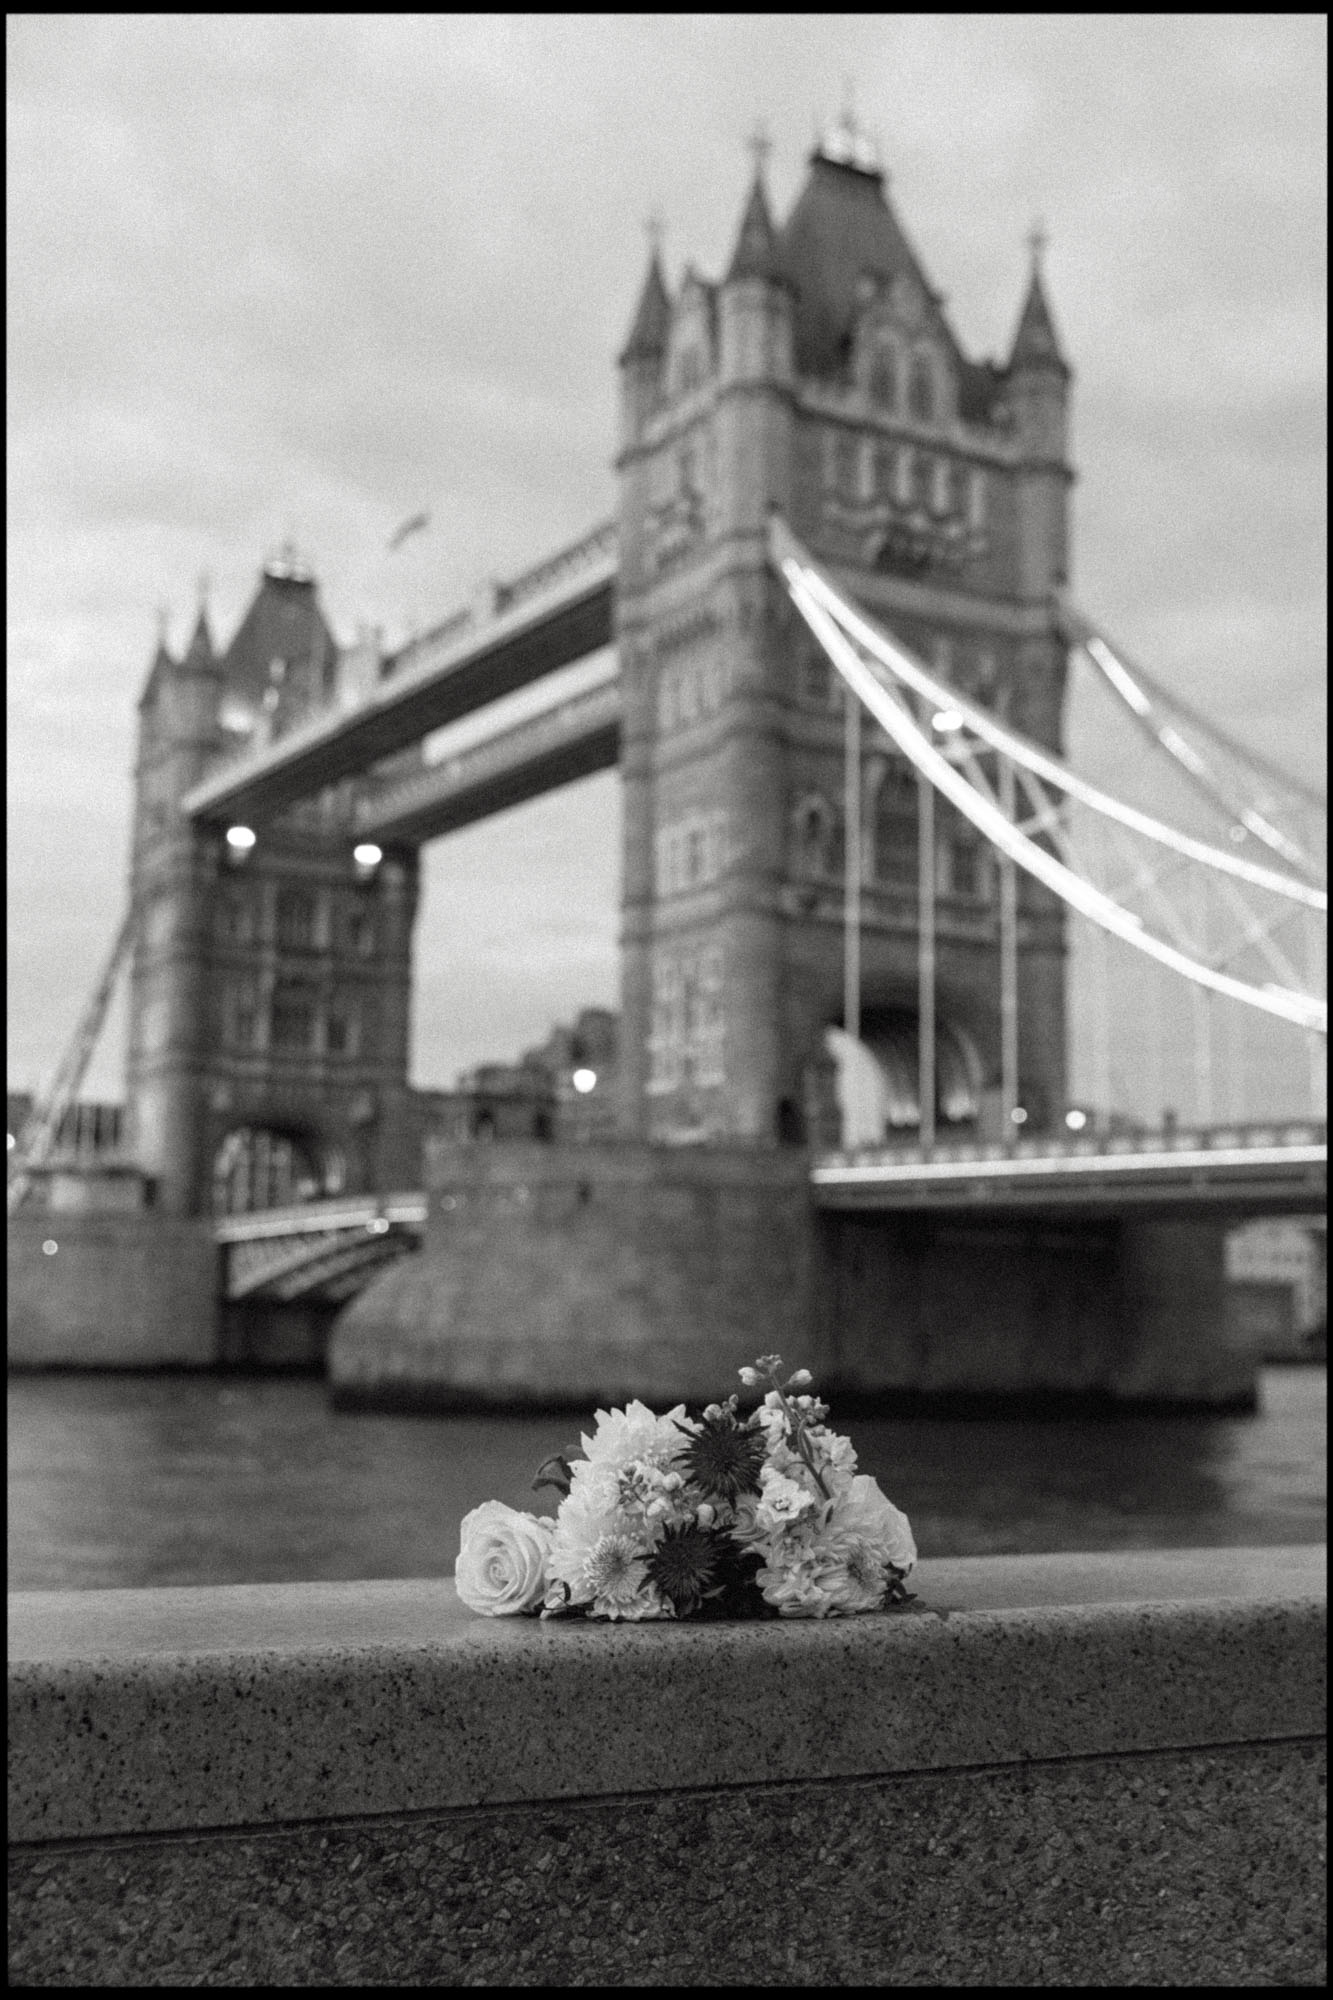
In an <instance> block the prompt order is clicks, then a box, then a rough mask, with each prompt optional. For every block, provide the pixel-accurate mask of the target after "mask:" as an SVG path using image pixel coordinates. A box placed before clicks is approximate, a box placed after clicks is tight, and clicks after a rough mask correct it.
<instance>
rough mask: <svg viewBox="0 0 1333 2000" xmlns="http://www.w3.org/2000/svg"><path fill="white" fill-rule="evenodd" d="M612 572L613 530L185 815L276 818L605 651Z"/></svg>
mask: <svg viewBox="0 0 1333 2000" xmlns="http://www.w3.org/2000/svg"><path fill="white" fill-rule="evenodd" d="M617 565H618V557H617V535H616V528H615V524H614V523H613V522H608V523H605V524H603V525H602V526H601V527H599V528H595V529H594V530H593V531H592V533H591V534H588V535H585V536H584V537H583V538H582V539H581V540H580V541H578V542H575V543H573V544H572V545H571V546H570V547H569V548H567V549H562V550H560V551H559V553H558V554H557V555H555V556H552V557H550V558H548V559H547V560H546V561H545V562H543V563H540V564H539V565H538V566H537V567H536V568H535V569H532V570H528V571H526V572H524V574H523V575H521V576H518V577H515V578H514V579H512V580H511V581H510V582H509V583H506V584H498V585H496V586H494V587H493V588H492V590H491V591H490V593H489V601H488V602H487V603H486V604H485V605H482V606H476V607H473V608H470V609H468V610H465V611H461V612H459V613H456V614H455V615H454V616H453V617H452V618H449V619H446V620H445V622H444V623H443V624H442V625H439V626H436V627H435V628H434V629H433V630H432V631H430V632H427V633H425V634H424V635H423V636H422V637H421V638H419V639H416V640H414V641H413V642H412V643H411V644H410V645H409V646H405V647H404V648H403V649H402V650H401V651H400V652H398V653H397V654H395V655H394V656H393V657H392V658H391V659H389V660H386V661H385V663H384V671H383V675H382V678H381V679H380V680H379V681H377V682H376V683H375V685H374V686H373V688H372V689H371V690H370V692H369V693H367V694H366V695H365V696H364V697H363V699H361V701H360V702H359V704H358V705H356V706H353V707H350V708H348V707H345V706H338V707H332V708H329V709H327V710H321V711H319V712H318V713H316V714H314V715H312V716H311V717H310V718H309V720H307V721H305V722H303V723H300V724H298V725H297V726H296V727H295V728H294V729H291V730H289V731H288V732H287V733H286V734H284V735H282V736H280V737H278V738H277V739H276V740H275V741H274V742H272V743H270V744H268V745H266V746H265V747H264V748H262V749H260V750H257V751H254V752H252V753H249V754H246V755H243V756H241V757H238V758H236V759H234V760H233V761H231V762H229V763H226V764H223V765H221V766H220V767H219V768H218V769H217V770H216V771H213V772H211V773H210V774H209V775H208V776H207V777H206V778H204V779H203V780H202V781H201V782H200V783H199V784H197V785H196V786H195V787H194V788H193V790H191V791H190V792H188V793H187V794H186V797H185V800H184V808H185V811H186V812H187V813H188V814H189V815H190V817H191V818H193V819H198V820H205V821H214V822H217V821H226V820H247V821H248V820H256V819H257V820H261V821H262V820H264V819H268V818H271V817H272V816H273V815H274V814H276V813H280V812H282V811H283V810H284V809H285V808H287V807H288V806H291V805H293V804H295V802H296V801H297V800H298V799H301V798H304V797H307V796H308V795H309V794H310V793H311V792H314V791H319V790H322V789H323V788H324V787H325V786H327V785H333V784H337V783H338V782H339V781H340V780H342V779H344V778H349V777H352V776H354V775H355V774H357V773H360V772H364V771H366V770H367V769H368V768H369V767H370V766H371V765H372V764H375V763H377V762H378V761H379V760H380V759H381V758H384V757H390V756H393V755H394V754H395V753H396V752H398V751H400V750H405V749H408V748H410V747H411V746H412V745H414V744H416V743H419V742H420V741H421V739H422V738H423V737H425V736H428V735H430V733H431V732H432V731H433V730H436V729H441V728H443V727H444V726H445V725H446V724H447V723H451V722H457V721H459V720H460V719H461V717H463V716H465V715H470V714H471V713H472V712H473V711H474V710H476V709H479V708H484V707H486V706H487V704H488V703H490V702H493V701H498V700H499V699H500V698H501V697H502V696H504V695H509V694H513V693H515V692H516V691H517V690H518V689H519V688H522V687H527V686H529V685H530V684H531V683H532V682H533V681H536V680H540V679H542V678H543V677H544V676H545V675H547V674H550V673H554V672H555V671H556V669H557V668H559V667H564V666H568V665H570V664H571V663H572V662H573V661H575V660H580V659H583V658H585V657H586V656H587V655H588V654H589V653H593V652H596V651H597V649H598V648H599V647H602V646H606V645H609V644H610V643H611V639H612V636H613V630H614V589H615V577H616V570H617ZM525 796H526V794H525Z"/></svg>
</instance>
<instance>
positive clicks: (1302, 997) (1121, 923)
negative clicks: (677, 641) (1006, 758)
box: [774, 523, 1328, 1034]
mask: <svg viewBox="0 0 1333 2000" xmlns="http://www.w3.org/2000/svg"><path fill="white" fill-rule="evenodd" d="M774 525H775V527H778V526H780V524H778V523H775V524H774ZM784 544H785V546H784ZM778 546H779V547H780V548H781V551H782V552H781V554H780V556H779V566H780V572H781V574H782V576H783V578H784V580H785V582H786V585H787V589H788V592H789V594H790V595H791V598H792V601H793V602H794V603H795V605H796V607H797V609H798V610H799V611H800V613H801V615H802V617H803V618H804V619H805V621H806V623H807V624H808V625H809V626H810V628H811V630H812V631H813V632H814V634H815V636H816V638H817V639H818V640H819V641H820V643H821V645H822V646H823V648H824V650H825V652H826V653H827V654H828V655H829V658H830V659H831V660H832V661H833V664H834V665H835V666H836V667H837V669H838V671H839V673H840V674H841V675H842V677H843V679H844V680H845V681H846V682H847V683H848V686H849V687H850V688H851V690H852V691H853V692H854V693H855V694H856V695H858V696H859V697H860V699H861V700H862V701H863V702H864V703H865V705H866V707H867V708H869V710H870V711H871V713H872V714H873V715H874V717H875V719H876V721H877V722H878V723H879V724H880V726H881V727H882V728H883V729H884V730H885V731H886V732H887V734H888V735H889V736H890V737H891V738H892V740H893V741H894V743H895V744H896V745H897V747H898V748H899V750H901V751H902V752H903V754H904V755H905V756H906V757H908V758H909V760H910V761H911V762H912V763H913V764H914V765H915V766H916V768H917V770H918V771H922V772H924V774H925V775H926V776H927V777H928V778H929V779H930V780H931V782H932V783H933V784H934V786H935V788H936V790H938V791H941V792H943V793H944V795H945V797H946V798H948V799H949V800H950V801H951V803H952V804H954V805H955V806H956V807H957V808H958V810H959V811H960V812H961V813H962V814H963V815H964V817H965V818H967V819H969V820H971V822H972V823H973V825H974V826H976V827H978V828H979V829H980V831H981V832H982V833H983V834H985V835H986V837H987V838H988V839H989V840H990V842H991V843H992V845H993V846H995V847H997V848H998V849H999V850H1000V852H1001V853H1002V854H1005V855H1008V856H1009V857H1010V858H1011V859H1012V860H1013V861H1015V862H1016V863H1017V864H1018V865H1019V866H1020V867H1022V868H1025V869H1026V870H1027V872H1028V873H1029V874H1031V875H1034V876H1035V877H1036V878H1037V880H1038V881H1040V882H1042V883H1044V884H1045V886H1046V887H1047V888H1048V889H1051V890H1052V891H1053V892H1054V893H1055V894H1056V895H1057V896H1058V897H1060V899H1061V900H1062V901H1063V902H1065V903H1066V904H1068V905H1069V907H1070V908H1071V909H1074V910H1076V911H1078V912H1079V914H1080V915H1082V916H1085V917H1088V918H1089V919H1090V920H1091V921H1092V922H1093V923H1096V924H1099V925H1100V926H1101V927H1102V928H1103V929H1104V930H1107V931H1110V932H1111V933H1112V934H1113V935H1115V936H1117V937H1120V938H1122V939H1123V940H1124V941H1125V942H1126V943H1128V944H1132V945H1133V946H1134V947H1135V949H1136V950H1138V951H1141V952H1143V953H1145V954H1146V955H1147V956H1148V957H1150V958H1155V959H1157V960H1158V961H1159V962H1160V963H1161V964H1163V965H1165V966H1167V967H1168V968H1169V969H1170V970H1171V971H1173V972H1176V973H1179V974H1180V975H1182V976H1183V977H1184V978H1186V979H1192V980H1194V981H1196V982H1197V983H1198V984H1200V985H1202V986H1206V987H1210V988H1211V989H1212V990H1213V991H1215V992H1218V993H1224V994H1226V995H1227V996H1228V997H1230V998H1231V999H1234V1000H1240V1001H1243V1002H1244V1003H1245V1004H1246V1005H1247V1006H1250V1007H1255V1008H1258V1009H1259V1010H1260V1011H1261V1012H1263V1013H1267V1014H1272V1015H1274V1016H1275V1017H1276V1018H1277V1019H1279V1020H1284V1021H1290V1022H1291V1023H1293V1024H1294V1025H1295V1026H1297V1027H1301V1028H1306V1029H1313V1030H1315V1031H1316V1032H1319V1033H1325V1034H1326V1033H1327V1029H1328V1009H1327V1005H1326V1004H1325V1003H1324V1002H1323V1001H1321V1000H1318V999H1316V998H1314V997H1312V996H1311V995H1308V994H1305V993H1299V992H1293V991H1290V990H1287V989H1284V988H1282V987H1279V986H1276V985H1266V986H1263V987H1257V986H1253V985H1251V984H1249V983H1248V982H1246V981H1245V980H1241V979H1236V978H1233V977H1232V976H1231V975H1230V974H1228V973H1224V972H1218V971H1216V970H1214V969H1213V968H1212V967H1210V966H1207V965H1203V964H1201V963H1200V962H1199V961H1198V960H1197V959H1195V958H1192V957H1190V956H1189V955H1188V954H1187V953H1185V952H1183V951H1180V950H1178V949H1177V948H1176V947H1175V946H1173V945H1170V944H1168V943H1166V942H1165V941H1164V940H1163V939H1161V938H1158V937H1156V936H1154V935H1153V934H1152V933H1151V932H1150V931H1148V930H1147V929H1146V928H1145V927H1144V924H1143V921H1142V919H1141V918H1140V917H1138V916H1137V915H1136V914H1135V913H1134V912H1133V911H1131V910H1127V909H1125V908H1124V907H1123V906H1122V905H1121V904H1119V903H1117V902H1115V901H1114V900H1113V899H1112V898H1111V897H1109V896H1107V895H1105V894H1104V893H1103V892H1102V891H1101V890H1099V889H1096V888H1094V887H1093V885H1092V884H1091V883H1089V882H1085V881H1084V880H1083V879H1082V877H1081V876H1079V875H1076V874H1075V873H1074V872H1073V870H1072V869H1070V868H1068V867H1066V866H1065V864H1064V863H1063V862H1061V861H1059V860H1058V859H1057V858H1056V857H1055V856H1054V855H1052V854H1049V853H1047V852H1046V850H1045V849H1044V848H1041V847H1038V846H1037V845H1036V843H1035V842H1034V841H1032V840H1030V839H1028V837H1027V836H1026V835H1025V834H1022V833H1020V832H1019V831H1018V829H1017V827H1015V826H1014V825H1013V824H1012V822H1011V821H1010V820H1008V819H1007V818H1006V817H1005V815H1004V814H1003V813H1002V812H1001V811H999V810H998V809H997V807H996V806H995V805H993V804H992V803H991V802H990V801H989V800H987V799H985V798H982V797H981V796H980V795H979V794H978V793H977V792H976V791H975V790H974V788H973V787H972V786H971V785H969V784H968V782H967V780H966V779H965V778H963V777H962V776H961V775H960V774H959V773H958V772H957V771H956V770H955V769H954V767H953V765H952V764H951V763H950V762H949V760H948V759H947V758H946V757H944V756H942V755H941V754H940V752H939V751H938V750H937V749H936V748H935V746H934V744H933V743H931V742H930V741H929V739H928V738H927V736H926V735H925V733H924V732H923V731H922V730H921V729H920V728H919V727H918V726H917V724H916V723H915V722H914V721H913V720H912V718H911V716H910V715H909V714H908V713H907V710H906V708H905V706H904V704H903V702H902V701H901V700H900V699H899V698H898V696H897V695H896V694H894V693H893V692H891V691H890V689H889V688H888V687H887V686H886V685H885V684H884V682H883V681H882V680H881V679H880V677H879V674H878V673H877V672H876V671H875V670H873V669H872V668H871V667H870V666H869V665H868V664H867V663H866V661H865V660H864V658H863V657H862V655H861V654H860V653H859V652H858V651H857V650H856V648H855V647H854V646H853V645H852V643H851V642H850V640H849V638H848V637H847V634H846V633H845V632H844V631H843V630H842V629H841V627H840V624H839V623H838V622H835V620H834V618H833V616H832V615H831V613H830V611H829V609H828V607H827V603H826V601H825V600H826V599H827V598H828V597H829V596H833V597H834V598H835V600H836V601H837V602H838V604H839V609H840V611H841V612H842V613H844V614H845V615H846V617H847V619H848V622H849V623H850V622H854V623H855V624H856V625H857V626H864V625H865V621H864V620H863V619H860V618H858V617H856V616H855V614H852V613H851V612H850V610H849V608H848V607H846V606H845V605H844V604H843V602H842V600H841V599H840V598H839V597H838V596H837V593H836V592H833V591H832V589H831V586H829V585H828V584H827V583H824V584H823V587H822V588H821V589H819V590H818V591H816V585H817V584H818V583H819V582H820V579H819V577H818V575H817V573H816V572H815V571H814V570H813V569H812V568H811V566H810V565H809V564H808V562H807V561H806V560H805V558H804V553H803V551H801V550H800V545H799V544H798V543H796V542H795V540H794V538H793V537H791V536H790V533H789V531H787V530H785V529H783V530H782V541H781V542H780V543H779V544H778ZM865 629H867V630H868V631H869V630H870V629H871V628H869V627H866V628H865ZM881 643H882V644H884V645H887V644H888V643H889V642H887V641H884V640H882V639H881ZM876 650H878V649H876ZM893 652H894V654H895V655H897V656H898V658H901V659H904V660H906V656H905V655H902V651H901V648H898V647H894V648H893ZM894 664H895V668H897V666H898V660H897V659H895V662H894ZM906 664H907V665H909V666H912V667H913V669H914V671H915V672H916V673H918V674H920V670H919V669H916V668H915V663H914V662H911V661H910V660H907V661H906ZM901 677H902V678H903V679H906V678H907V675H906V674H905V673H903V674H902V676H901ZM920 678H921V680H922V682H923V683H924V685H923V687H922V692H923V693H926V694H928V695H929V697H930V698H931V699H936V698H938V697H937V688H938V684H937V683H933V682H931V679H930V676H928V675H925V674H920ZM949 699H950V701H951V702H952V703H953V705H954V706H958V705H959V704H958V703H957V701H956V699H955V698H954V697H953V696H952V694H951V693H950V695H949ZM997 733H998V734H1000V735H1002V736H1004V737H1006V738H1008V739H1009V741H1011V742H1012V743H1013V744H1014V745H1015V746H1016V748H1022V749H1023V750H1024V751H1026V750H1027V748H1028V747H1029V746H1027V745H1025V744H1024V743H1023V742H1022V739H1021V738H1011V737H1009V732H1008V731H1001V732H997ZM997 747H1006V748H1007V745H1005V746H1000V745H997ZM1016 761H1020V762H1021V761H1025V759H1023V758H1019V759H1017V760H1016ZM1228 858H1229V857H1228ZM1229 872H1235V871H1229ZM1261 872H1264V873H1266V872H1267V871H1261ZM1296 886H1298V887H1300V888H1302V889H1303V888H1304V886H1305V885H1303V884H1300V885H1296Z"/></svg>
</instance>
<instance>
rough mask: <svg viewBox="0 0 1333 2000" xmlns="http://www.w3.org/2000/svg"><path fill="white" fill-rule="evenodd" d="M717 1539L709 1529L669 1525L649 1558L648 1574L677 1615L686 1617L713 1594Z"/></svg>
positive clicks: (718, 1553)
mask: <svg viewBox="0 0 1333 2000" xmlns="http://www.w3.org/2000/svg"><path fill="white" fill-rule="evenodd" d="M719 1540H720V1537H719V1536H717V1535H715V1534H714V1533H712V1532H711V1531H710V1530H709V1529H708V1528H696V1527H692V1526H691V1527H680V1528H668V1529H667V1531H666V1533H665V1534H664V1535H663V1537H662V1539H661V1541H660V1542H659V1543H658V1544H657V1547H656V1548H655V1549H654V1550H653V1552H652V1554H651V1555H650V1556H649V1557H648V1574H649V1576H650V1577H651V1578H652V1580H653V1582H654V1583H655V1584H656V1585H657V1588H658V1589H659V1590H660V1591H661V1593H662V1595H663V1597H665V1598H666V1599H667V1601H668V1603H669V1604H671V1605H672V1607H673V1608H674V1610H675V1612H676V1615H677V1617H679V1618H688V1617H689V1615H690V1613H691V1612H693V1611H697V1610H698V1609H699V1606H700V1605H701V1604H702V1603H703V1600H704V1598H705V1597H709V1596H711V1595H712V1594H713V1590H714V1588H715V1578H716V1575H717V1569H718V1561H719V1557H720V1554H721V1551H720V1548H719V1546H718V1544H719Z"/></svg>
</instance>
